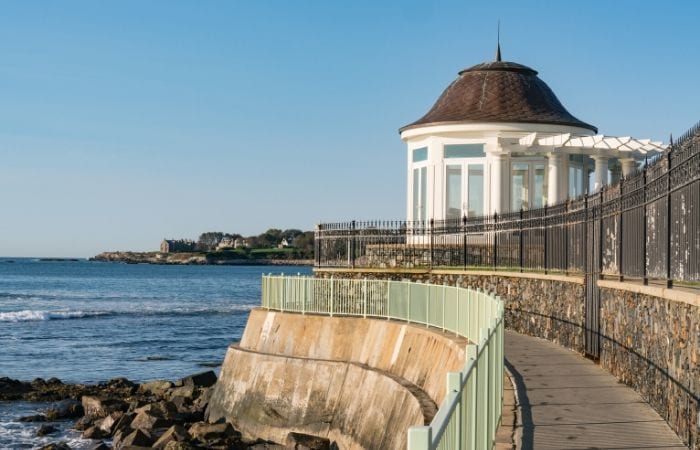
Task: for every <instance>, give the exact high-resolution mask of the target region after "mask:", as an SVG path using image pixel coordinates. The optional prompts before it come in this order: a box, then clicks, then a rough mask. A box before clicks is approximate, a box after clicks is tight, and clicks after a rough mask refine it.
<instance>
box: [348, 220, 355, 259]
mask: <svg viewBox="0 0 700 450" xmlns="http://www.w3.org/2000/svg"><path fill="white" fill-rule="evenodd" d="M355 230H356V224H355V221H354V220H353V221H352V222H351V223H350V242H349V245H350V252H349V254H348V257H349V258H350V267H351V268H353V269H354V268H355V244H356V231H355Z"/></svg>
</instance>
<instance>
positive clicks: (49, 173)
mask: <svg viewBox="0 0 700 450" xmlns="http://www.w3.org/2000/svg"><path fill="white" fill-rule="evenodd" d="M0 4H1V6H2V14H0V256H64V257H68V256H75V257H87V256H92V255H94V254H97V253H99V252H101V251H113V250H136V251H146V250H156V249H157V248H158V245H159V243H160V241H161V240H162V239H163V238H192V239H196V238H197V236H198V235H199V234H200V233H202V232H204V231H224V232H230V233H241V234H244V235H251V234H259V233H261V232H262V231H265V230H266V229H268V228H273V227H274V228H282V229H285V228H300V229H313V227H314V224H316V223H318V222H323V221H339V220H350V219H377V218H383V219H397V218H402V217H404V216H405V195H406V193H405V189H406V188H405V186H406V180H405V177H406V169H405V167H406V152H405V146H404V144H403V142H402V141H401V139H400V138H399V134H398V129H399V128H400V127H401V126H403V125H406V124H408V123H410V122H412V121H414V120H416V119H418V118H419V117H420V116H422V115H423V114H424V113H425V112H427V110H428V109H429V108H430V106H431V105H432V104H433V102H434V101H435V100H436V99H437V97H438V96H439V95H440V93H441V92H442V91H443V89H444V88H445V87H447V85H448V84H449V83H450V82H451V81H452V80H454V79H455V77H456V76H457V72H458V71H459V70H460V69H463V68H466V67H469V66H471V65H474V64H477V63H480V62H483V61H487V60H491V59H493V55H494V50H495V46H496V25H497V22H498V20H500V22H501V48H502V54H503V59H504V60H507V61H515V62H518V63H522V64H526V65H528V66H530V67H533V68H534V69H536V70H537V71H539V76H540V77H541V78H542V79H543V80H544V81H545V82H546V83H547V84H548V85H549V86H550V87H551V88H552V89H553V90H554V92H555V93H556V94H557V96H558V97H559V99H560V100H561V101H562V103H563V104H564V105H565V106H566V108H567V109H568V110H569V111H570V112H571V113H572V114H574V115H575V116H576V117H578V118H579V119H581V120H583V121H586V122H588V123H592V124H594V125H596V126H597V127H598V128H599V131H600V132H601V133H604V134H610V135H624V136H628V135H631V136H634V137H638V138H653V139H657V140H663V141H668V138H669V135H670V134H671V133H673V134H674V135H680V134H681V133H682V132H684V131H685V130H686V129H688V128H689V127H691V126H692V125H693V124H694V123H695V122H697V121H698V120H700V110H699V109H698V107H697V105H698V104H700V88H699V87H698V83H697V78H698V73H700V58H698V55H700V34H698V33H697V32H696V31H695V29H696V27H697V20H698V17H700V2H695V1H687V2H683V1H676V2H673V3H667V2H659V1H655V2H651V1H640V0H637V1H615V2H610V1H586V2H564V1H551V2H525V1H512V2H510V1H487V2H473V1H467V0H461V1H437V2H382V1H352V2H340V1H337V2H336V1H305V0H300V1H264V0H260V1H248V2H244V1H213V0H212V1H194V0H192V1H174V0H164V1H148V2H143V1H119V2H116V1H115V2H95V1H78V0H72V1H22V2H17V1H2V2H0Z"/></svg>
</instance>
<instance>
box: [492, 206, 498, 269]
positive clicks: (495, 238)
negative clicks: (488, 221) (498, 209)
mask: <svg viewBox="0 0 700 450" xmlns="http://www.w3.org/2000/svg"><path fill="white" fill-rule="evenodd" d="M497 223H498V213H493V226H492V227H491V228H492V233H493V270H497V269H496V268H497V267H498V226H497Z"/></svg>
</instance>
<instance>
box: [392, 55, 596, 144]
mask: <svg viewBox="0 0 700 450" xmlns="http://www.w3.org/2000/svg"><path fill="white" fill-rule="evenodd" d="M474 122H519V123H542V124H553V125H568V126H574V127H580V128H587V129H589V130H592V131H593V132H595V133H597V132H598V129H597V128H596V127H594V126H593V125H590V124H587V123H585V122H582V121H580V120H579V119H577V118H576V117H574V116H572V115H571V114H570V113H569V111H567V110H566V108H564V106H563V105H562V104H561V102H559V99H557V96H556V95H554V92H552V90H551V89H550V88H549V86H547V84H546V83H545V82H544V81H542V80H540V78H539V77H538V76H537V71H535V70H533V69H531V68H529V67H527V66H523V65H522V64H517V63H514V62H505V61H500V54H498V55H497V60H496V61H493V62H486V63H482V64H477V65H476V66H473V67H470V68H468V69H464V70H462V71H461V72H459V77H458V78H457V79H456V80H455V81H453V82H452V84H450V85H449V86H448V87H447V89H445V91H444V92H443V93H442V95H441V96H440V98H438V100H437V102H435V104H434V105H433V107H432V108H431V109H430V111H428V113H427V114H426V115H424V116H423V117H421V118H420V119H418V120H417V121H415V122H413V123H411V124H409V125H406V126H405V127H403V128H401V129H400V130H399V131H400V132H403V131H405V130H408V129H411V128H418V127H421V126H425V125H438V124H456V123H474Z"/></svg>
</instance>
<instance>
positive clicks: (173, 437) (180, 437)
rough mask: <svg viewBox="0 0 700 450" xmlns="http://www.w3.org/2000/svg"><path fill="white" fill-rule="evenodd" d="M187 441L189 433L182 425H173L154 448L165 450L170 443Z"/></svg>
mask: <svg viewBox="0 0 700 450" xmlns="http://www.w3.org/2000/svg"><path fill="white" fill-rule="evenodd" d="M186 439H187V431H186V430H185V429H184V428H183V427H182V425H173V426H172V427H170V428H168V429H167V430H166V431H165V433H163V434H162V435H161V437H159V438H158V440H157V441H156V442H155V444H153V448H158V449H164V448H165V446H166V445H168V443H170V442H181V441H184V440H186Z"/></svg>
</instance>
